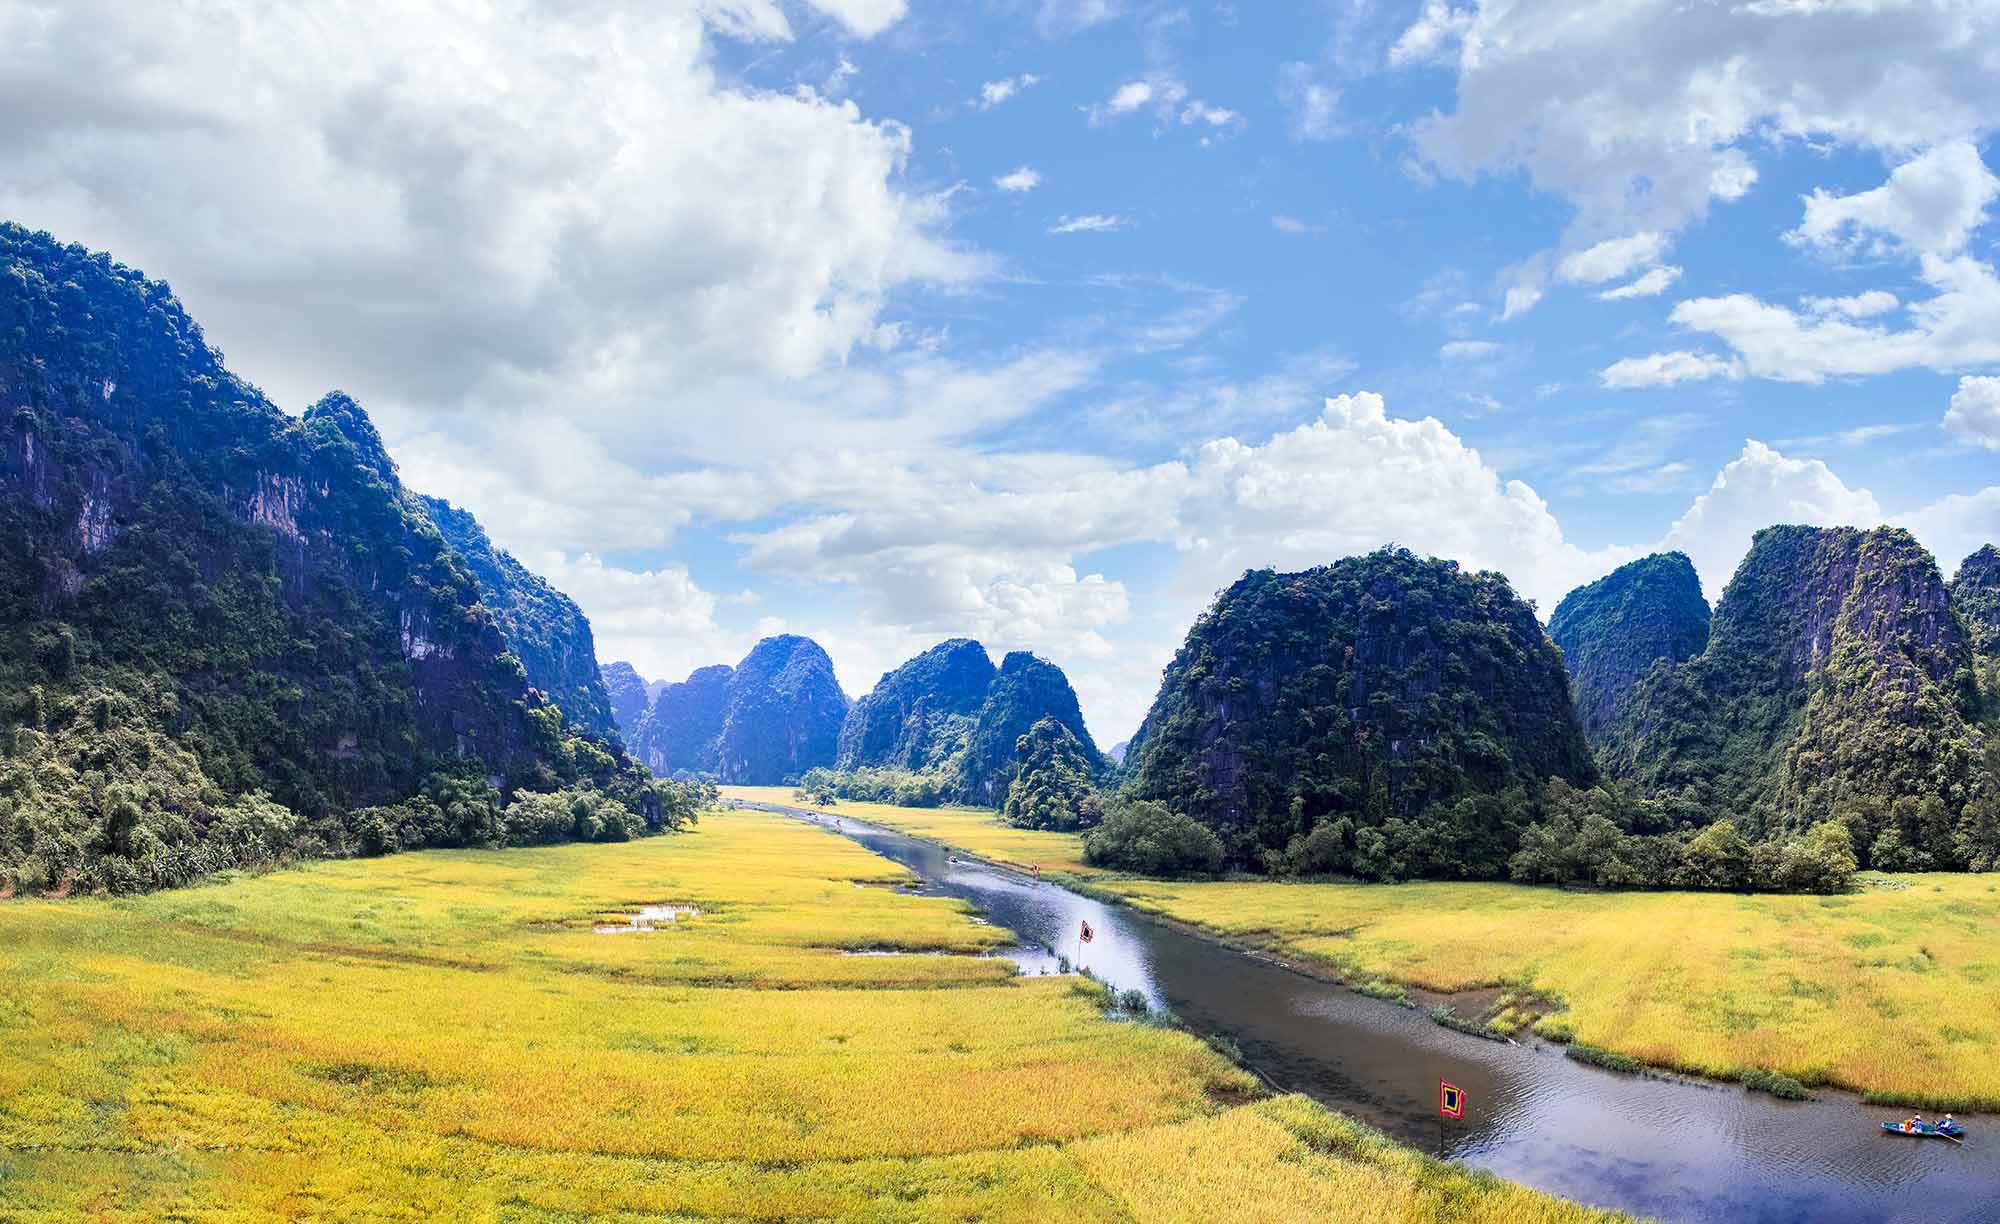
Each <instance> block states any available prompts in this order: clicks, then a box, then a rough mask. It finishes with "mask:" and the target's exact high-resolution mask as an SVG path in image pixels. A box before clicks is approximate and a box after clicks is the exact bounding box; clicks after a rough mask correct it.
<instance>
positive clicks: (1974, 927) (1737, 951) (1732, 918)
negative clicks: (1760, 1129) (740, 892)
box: [774, 792, 2000, 1111]
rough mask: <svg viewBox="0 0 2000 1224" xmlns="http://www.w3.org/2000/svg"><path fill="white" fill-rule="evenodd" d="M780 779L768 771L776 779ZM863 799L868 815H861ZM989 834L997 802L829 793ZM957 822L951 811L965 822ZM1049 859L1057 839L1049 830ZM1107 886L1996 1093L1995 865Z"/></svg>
mask: <svg viewBox="0 0 2000 1224" xmlns="http://www.w3.org/2000/svg"><path fill="white" fill-rule="evenodd" d="M774 793H775V792H774ZM864 809H866V814H865V815H864ZM829 810H837V811H841V812H847V813H851V814H853V815H856V816H863V818H865V819H868V820H873V821H878V822H880V823H883V824H886V825H892V826H894V827H896V828H902V829H908V830H910V831H912V832H918V831H919V830H920V827H921V829H922V830H923V832H922V835H923V836H927V837H934V838H936V839H937V840H940V841H945V842H948V843H950V844H954V845H958V846H961V847H964V848H965V849H967V850H968V851H971V852H973V853H978V854H985V853H987V851H985V850H982V849H981V848H980V847H981V846H982V845H999V846H1005V845H1007V844H1008V841H1009V839H1010V838H1011V837H1036V838H1042V839H1061V840H1064V841H1067V842H1068V843H1069V847H1070V848H1069V850H1068V851H1067V853H1068V855H1069V856H1071V857H1074V856H1076V855H1077V854H1079V853H1080V851H1081V839H1079V838H1076V837H1074V836H1071V835H1066V834H1049V833H1040V834H1030V833H1026V832H1024V831H1022V830H1013V829H1007V828H1006V827H1005V826H1004V825H1001V824H1000V823H999V821H998V818H997V817H996V816H994V814H992V813H990V812H972V811H953V812H951V813H949V814H948V815H938V814H932V813H928V812H925V811H923V810H920V809H886V810H885V809H882V808H880V807H877V806H873V805H864V804H854V805H841V806H840V807H839V808H837V809H829ZM961 828H962V829H964V830H965V831H964V832H960V831H959V830H960V829H961ZM1044 853H1046V855H1047V858H1046V860H1045V861H1047V862H1051V863H1053V862H1056V861H1058V860H1059V859H1060V858H1062V857H1063V855H1064V854H1065V851H1064V849H1063V848H1062V847H1061V846H1059V845H1049V846H1046V847H1045V848H1044ZM1089 883H1090V887H1091V888H1092V890H1093V891H1097V892H1099V893H1102V894H1104V895H1107V896H1112V897H1116V898H1118V899H1120V900H1122V901H1125V902H1126V903H1128V904H1130V905H1132V906H1134V907H1136V908H1139V909H1143V910H1147V911H1151V912H1154V913H1157V914H1160V915H1163V916H1165V917H1169V918H1173V919H1175V920H1177V921H1181V922H1185V923H1188V924H1190V925H1193V926H1195V927H1198V928H1201V929H1204V930H1208V931H1211V932H1213V933H1214V934H1216V935H1218V936H1220V937H1223V938H1225V939H1229V940H1231V941H1235V942H1240V943H1246V944H1252V945H1256V946H1259V947H1264V948H1267V949H1269V950H1271V951H1273V952H1276V953H1278V954H1280V955H1283V956H1286V957H1289V958H1291V959H1294V960H1297V961H1300V962H1302V963H1305V964H1308V965H1312V966H1315V967H1317V968H1319V969H1321V970H1323V971H1325V972H1326V973H1328V974H1329V975H1331V976H1337V977H1340V978H1342V979H1344V980H1346V981H1349V982H1351V983H1353V984H1355V985H1357V986H1360V987H1363V988H1365V989H1368V990H1370V991H1371V992H1375V993H1384V992H1387V993H1394V992H1395V991H1396V990H1398V989H1409V990H1415V991H1424V992H1434V993H1437V994H1443V995H1459V996H1464V1002H1463V1004H1462V1005H1461V1008H1460V1011H1461V1018H1462V1019H1464V1020H1470V1021H1476V1022H1479V1023H1484V1022H1485V1021H1487V1020H1492V1021H1495V1022H1497V1027H1498V1028H1499V1029H1500V1030H1502V1031H1518V1030H1520V1029H1524V1028H1527V1027H1528V1026H1530V1025H1534V1026H1538V1028H1539V1031H1541V1032H1543V1033H1544V1034H1545V1035H1552V1036H1554V1037H1556V1038H1558V1039H1563V1040H1569V1039H1574V1040H1575V1041H1577V1042H1579V1043H1583V1044H1586V1045H1588V1046H1592V1047H1596V1048H1598V1049H1602V1050H1607V1051H1611V1052H1613V1053H1614V1054H1620V1055H1624V1056H1627V1057H1630V1058H1635V1059H1638V1060H1640V1061H1641V1062H1644V1063H1647V1064H1650V1065H1653V1066H1657V1067H1665V1068H1670V1069H1674V1070H1680V1071H1686V1072H1691V1073H1694V1074H1698V1075H1706V1076H1711V1077H1714V1078H1718V1079H1736V1078H1740V1077H1742V1076H1743V1075H1745V1074H1747V1073H1752V1072H1755V1071H1758V1070H1768V1071H1775V1072H1778V1073H1781V1074H1784V1075H1789V1076H1792V1077H1794V1078H1796V1079H1799V1080H1801V1081H1802V1082H1804V1083H1806V1084H1808V1085H1818V1084H1833V1085H1838V1086H1841V1087H1846V1088H1851V1089H1854V1090H1856V1091H1860V1092H1864V1093H1868V1094H1870V1095H1871V1096H1872V1097H1873V1098H1874V1099H1877V1100H1882V1101H1886V1102H1894V1103H1899V1104H1903V1103H1914V1104H1921V1105H1925V1106H1929V1107H1933V1108H1941V1109H1942V1108H1951V1109H1959V1110H1966V1109H1981V1110H1988V1111H1991V1110H2000V1061H1996V1060H1994V1059H1993V1058H1992V1051H1993V1050H1994V1049H1996V1048H2000V877H1996V876H1993V875H1964V874H1955V873H1943V874H1934V875H1904V876H1893V877H1888V876H1864V877H1863V883H1862V886H1861V887H1860V888H1859V889H1858V890H1857V891H1855V892H1854V893H1852V894H1850V895H1847V896H1840V897H1794V896H1734V895H1727V894H1716V893H1676V892H1626V893H1618V892H1564V891H1561V890H1558V889H1552V888H1541V887H1526V886H1522V885H1516V884H1399V885H1382V884H1293V883H1272V882H1268V881H1261V880H1258V881H1225V882H1216V883H1166V882H1160V881H1154V880H1135V879H1126V878H1113V877H1108V876H1103V875H1098V876H1097V877H1096V878H1094V879H1092V880H1090V882H1089Z"/></svg>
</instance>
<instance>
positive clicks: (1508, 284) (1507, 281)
mask: <svg viewBox="0 0 2000 1224" xmlns="http://www.w3.org/2000/svg"><path fill="white" fill-rule="evenodd" d="M1500 283H1501V285H1502V286H1503V287H1504V290H1505V292H1504V294H1503V296H1502V300H1501V305H1500V321H1501V322H1502V323H1505V322H1507V321H1508V320H1510V319H1518V318H1520V317H1521V316H1522V315H1524V314H1527V313H1528V312H1529V311H1530V310H1533V309H1534V308H1535V306H1536V304H1538V303H1539V302H1540V301H1541V300H1542V297H1543V296H1544V295H1545V294H1546V293H1547V292H1548V284H1549V253H1548V252H1547V251H1542V252H1539V253H1538V254H1535V255H1531V256H1529V257H1528V258H1526V259H1524V260H1522V261H1521V262H1520V263H1517V264H1514V265H1512V266H1511V267H1507V268H1503V269H1501V271H1500Z"/></svg>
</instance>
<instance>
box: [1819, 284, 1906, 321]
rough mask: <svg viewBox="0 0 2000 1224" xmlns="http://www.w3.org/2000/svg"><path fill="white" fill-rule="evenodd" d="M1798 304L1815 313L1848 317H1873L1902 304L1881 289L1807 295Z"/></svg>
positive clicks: (1892, 295) (1893, 295) (1894, 296)
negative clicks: (1853, 292) (1841, 293)
mask: <svg viewBox="0 0 2000 1224" xmlns="http://www.w3.org/2000/svg"><path fill="white" fill-rule="evenodd" d="M1800 304H1801V305H1803V306H1804V307H1805V308H1806V309H1807V310H1809V311H1811V312H1812V313H1814V314H1817V315H1844V316H1846V317H1847V318H1850V319H1867V318H1873V317H1874V316H1876V315H1879V314H1887V313H1888V312H1890V311H1892V310H1894V309H1895V308H1896V307H1898V306H1900V305H1902V303H1901V302H1900V301H1898V300H1897V298H1896V295H1895V294H1893V293H1890V292H1888V291H1887V290H1883V289H1870V290H1867V291H1866V292H1863V293H1856V294H1852V295H1849V296H1847V297H1808V298H1804V299H1802V300H1801V302H1800Z"/></svg>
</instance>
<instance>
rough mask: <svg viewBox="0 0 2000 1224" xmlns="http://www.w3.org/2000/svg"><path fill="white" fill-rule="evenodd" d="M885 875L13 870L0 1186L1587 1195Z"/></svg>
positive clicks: (573, 1206) (1556, 1204) (717, 1194)
mask: <svg viewBox="0 0 2000 1224" xmlns="http://www.w3.org/2000/svg"><path fill="white" fill-rule="evenodd" d="M907 878H908V877H907V876H906V875H905V874H904V873H903V872H902V870H901V869H900V868H896V867H894V866H892V865H890V864H888V863H886V862H885V861H884V860H882V859H879V858H877V857H875V856H873V855H871V854H869V853H867V852H866V851H864V850H862V849H860V848H859V847H857V846H855V845H853V844H851V843H849V842H847V841H845V840H842V839H840V838H838V837H836V836H833V835H831V834H830V833H828V832H826V831H823V830H819V829H814V828H811V827H809V826H806V825H802V824H800V823H798V822H795V821H790V820H786V819H784V818H781V817H775V816H768V815H763V814H760V813H753V812H735V813H721V814H715V815H712V816H710V817H709V818H708V819H706V820H705V821H704V823H703V824H702V825H701V826H700V828H699V830H698V831H696V832H692V833H688V834H684V835H680V836H675V837H666V838H654V839H649V840H644V841H639V842H634V843H629V844H622V845H601V846H581V845H579V846H560V847H548V848H540V849H529V850H507V851H497V852H478V851H448V852H427V853H421V854H408V855H400V856H394V857H390V858H383V859H373V860H361V861H349V862H336V863H323V864H314V865H309V866H305V867H300V868H297V869H293V870H288V871H284V872H279V873H274V874H271V875H266V876H260V877H255V878H245V879H236V880H230V881H224V882H218V883H215V884H211V885H207V886H203V887H199V888H192V889H187V890H183V891H179V892H167V893H159V894H154V895H151V896H144V897H135V898H78V899H72V900H69V901H62V902H49V901H40V900H14V901H9V902H5V903H0V980H4V981H6V983H7V984H8V989H7V991H6V992H5V994H4V996H3V997H0V1220H5V1221H8V1222H10V1224H13V1222H17V1221H18V1222H34V1224H43V1222H50V1224H53V1222H54V1221H65V1222H67V1221H73V1220H105V1221H114V1220H115V1221H128V1220H129V1221H140V1220H143V1221H155V1220H157V1221H167V1220H175V1221H181V1220H195V1221H203V1222H216V1224H221V1222H229V1221H250V1220H268V1219H296V1220H336V1219H337V1220H382V1221H389V1220H411V1221H415V1220H453V1221H459V1220H469V1221H494V1222H500V1221H506V1222H509V1224H516V1222H528V1221H578V1220H604V1221H637V1220H642V1219H643V1220H653V1221H658V1220H681V1219H715V1218H732V1219H733V1218H755V1219H867V1220H973V1219H980V1220H1030V1219H1033V1220H1042V1219H1075V1220H1134V1219H1136V1220H1203V1221H1213V1220H1223V1219H1259V1220H1281V1219H1298V1218H1306V1217H1307V1216H1322V1217H1324V1216H1326V1215H1329V1214H1333V1215H1337V1216H1338V1218H1342V1219H1348V1220H1382V1221H1417V1220H1444V1219H1453V1220H1474V1219H1478V1220H1503V1221H1506V1220H1515V1221H1571V1220H1588V1219H1606V1218H1610V1217H1605V1216H1601V1215H1598V1214H1596V1213H1592V1212H1588V1211H1586V1210H1584V1209H1582V1208H1579V1207H1576V1206H1574V1205H1571V1204H1567V1203H1563V1202H1560V1201H1559V1200H1555V1199H1551V1198H1548V1197H1546V1196H1543V1195H1540V1194H1536V1193H1534V1192H1531V1191H1527V1190H1524V1189H1522V1188H1520V1187H1516V1186H1510V1185H1507V1184H1505V1183H1502V1182H1499V1181H1496V1180H1494V1179H1492V1178H1490V1177H1485V1176H1480V1175H1475V1174H1470V1173H1467V1172H1465V1171H1463V1170H1461V1169H1458V1168H1456V1167H1453V1166H1448V1165H1441V1164H1438V1163H1436V1162H1433V1161H1430V1160H1428V1159H1426V1158H1424V1157H1421V1156H1418V1155H1417V1154H1415V1153H1413V1152H1409V1151H1407V1150H1404V1149H1401V1148H1398V1147H1395V1146H1394V1145H1392V1144H1390V1143H1388V1142H1387V1141H1385V1140H1383V1139H1382V1138H1381V1137H1380V1136H1378V1135H1375V1134H1373V1133H1372V1132H1369V1131H1367V1130H1365V1129H1363V1128H1361V1127H1358V1126H1355V1125H1354V1124H1352V1123H1349V1122H1347V1121H1345V1120H1343V1119H1340V1118H1338V1117H1336V1116H1335V1115H1332V1114H1330V1113H1327V1112H1326V1111H1324V1110H1321V1109H1319V1108H1318V1107H1316V1106H1314V1105H1312V1104H1310V1103H1309V1102H1306V1101H1305V1100H1303V1099H1302V1098H1296V1097H1281V1098H1263V1097H1260V1096H1259V1094H1258V1092H1257V1089H1256V1085H1255V1083H1254V1082H1253V1081H1252V1080H1251V1079H1250V1078H1249V1077H1248V1076H1247V1075H1246V1074H1245V1073H1243V1072H1242V1071H1240V1070H1238V1069H1237V1068H1235V1067H1233V1066H1232V1065H1230V1064H1229V1063H1228V1062H1226V1061H1225V1060H1223V1059H1222V1058H1221V1057H1220V1056H1219V1055H1217V1054H1215V1053H1214V1052H1212V1051H1211V1050H1209V1049H1208V1048H1207V1047H1206V1046H1204V1045H1202V1044H1201V1043H1199V1042H1197V1041H1196V1040H1194V1039H1193V1038H1191V1037H1189V1036H1188V1035H1186V1034H1183V1033H1180V1032H1177V1031H1174V1030H1172V1029H1169V1028H1163V1027H1155V1026H1149V1025H1144V1024H1137V1023H1129V1022H1121V1021H1118V1020H1115V1019H1112V1018H1109V1017H1107V1015H1106V1013H1105V1011H1104V1008H1103V1007H1102V1005H1101V1004H1102V993H1101V991H1100V990H1099V988H1098V987H1096V986H1095V985H1094V984H1091V983H1088V982H1084V981H1080V980H1078V979H1075V978H1058V977H1046V978H1044V977H1036V978H1023V977H1018V976H1015V975H1014V973H1013V968H1012V965H1011V964H1010V963H1009V962H1007V961H1005V960H1002V959H998V958H996V957H993V956H991V955H990V953H992V952H994V951H995V950H997V949H999V948H1001V947H1002V946H1004V944H1005V943H1006V939H1007V937H1006V935H1005V934H1004V933H1003V932H1000V931H997V930H995V929H994V928H992V927H989V926H986V925H983V924H980V923H977V922H975V921H973V920H972V915H970V914H969V913H968V912H967V910H966V909H965V908H964V907H963V906H962V905H960V904H959V903H957V902H954V901H949V900H946V899H941V898H929V897H918V896H912V895H908V894H905V893H902V892H898V891H896V890H895V889H894V888H893V887H892V886H893V885H894V884H896V883H898V882H900V881H902V880H905V879H907ZM642 915H643V916H646V918H647V921H646V923H645V928H644V929H633V928H635V927H636V926H637V925H638V924H636V923H635V922H634V918H635V916H642ZM599 927H607V928H616V933H600V932H599V931H598V930H597V928H599ZM860 951H876V952H882V951H913V952H926V953H932V954H933V955H922V956H896V955H877V956H856V955H849V953H853V952H860Z"/></svg>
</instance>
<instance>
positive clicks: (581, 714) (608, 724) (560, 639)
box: [418, 497, 618, 736]
mask: <svg viewBox="0 0 2000 1224" xmlns="http://www.w3.org/2000/svg"><path fill="white" fill-rule="evenodd" d="M418 501H419V503H420V504H421V505H422V507H423V509H424V512H425V513H426V514H428V515H429V516H430V520H431V522H433V523H435V524H436V525H437V529H438V530H439V531H440V532H442V533H443V535H444V538H445V541H446V542H447V543H449V544H450V545H451V546H452V548H453V549H454V550H456V551H457V553H458V555H459V556H461V557H463V558H464V559H465V563H466V565H467V566H468V567H470V568H471V570H472V576H473V577H474V578H476V579H477V580H478V581H479V589H480V602H482V603H483V604H485V605H486V609H487V611H489V612H491V613H492V614H493V620H494V622H495V623H496V624H498V625H499V626H500V634H501V636H502V637H503V638H505V639H506V642H507V649H508V650H510V651H511V652H513V655H514V657H515V658H517V659H519V660H520V661H521V666H522V667H524V668H526V669H527V672H528V683H529V684H531V685H533V686H534V687H535V689H536V690H537V691H538V692H540V693H541V694H542V695H543V696H544V697H546V698H548V699H549V700H550V701H551V702H553V703H554V704H555V707H556V708H557V709H559V710H561V711H562V712H563V717H564V718H565V719H567V720H568V721H569V724H570V725H571V726H573V727H578V728H580V729H582V730H584V731H587V732H589V733H591V734H592V735H600V736H609V735H614V734H616V733H617V730H618V726H617V723H616V722H615V721H614V719H613V718H612V714H611V698H610V696H609V694H607V693H606V692H605V689H604V680H603V678H602V677H601V676H599V674H598V671H597V643H596V641H595V639H594V638H593V637H592V636H591V632H590V620H589V619H588V618H587V617H585V616H584V614H583V609H581V608H579V607H577V606H576V601H575V600H573V599H571V598H570V597H569V596H567V595H565V594H563V593H562V592H561V591H558V590H556V589H555V588H554V587H552V586H550V585H549V584H548V583H547V582H545V581H543V580H542V579H541V578H539V577H537V576H535V575H534V574H531V573H529V572H528V570H527V567H525V566H523V565H522V564H521V563H520V562H519V561H516V560H515V559H514V555H513V554H512V553H510V552H508V551H507V550H506V549H504V548H495V547H493V541H491V540H489V539H487V537H486V532H485V530H484V529H483V528H481V527H480V525H479V520H478V519H475V518H473V517H472V515H471V514H469V513H467V512H466V511H464V510H460V509H458V508H457V507H455V506H453V505H452V504H451V503H450V502H447V501H445V500H443V499H442V498H437V497H421V498H419V499H418Z"/></svg>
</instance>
